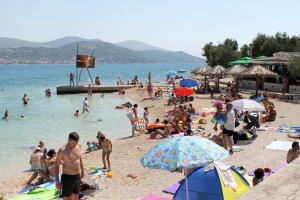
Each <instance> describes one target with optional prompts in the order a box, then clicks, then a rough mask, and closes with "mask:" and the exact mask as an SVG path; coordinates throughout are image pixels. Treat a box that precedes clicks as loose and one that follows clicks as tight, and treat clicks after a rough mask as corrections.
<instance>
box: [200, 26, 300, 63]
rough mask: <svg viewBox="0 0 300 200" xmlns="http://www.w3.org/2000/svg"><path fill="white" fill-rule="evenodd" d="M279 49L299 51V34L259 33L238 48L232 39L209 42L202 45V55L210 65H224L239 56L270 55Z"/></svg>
mask: <svg viewBox="0 0 300 200" xmlns="http://www.w3.org/2000/svg"><path fill="white" fill-rule="evenodd" d="M279 51H285V52H299V51H300V35H299V36H289V35H288V34H287V33H280V32H278V33H276V34H275V35H266V34H262V33H259V34H257V36H256V37H255V38H254V39H253V41H252V42H251V43H250V44H244V45H243V46H242V47H241V48H240V49H238V43H237V41H236V40H234V39H226V40H224V42H223V43H221V44H218V45H214V44H213V43H211V42H210V43H208V44H206V45H205V46H204V47H203V56H205V57H206V58H207V62H208V64H209V65H211V66H215V65H223V66H225V67H226V66H227V64H228V62H230V61H233V60H236V59H239V58H240V57H244V56H251V57H253V58H255V57H259V56H272V55H273V53H275V52H279Z"/></svg>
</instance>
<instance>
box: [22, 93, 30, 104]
mask: <svg viewBox="0 0 300 200" xmlns="http://www.w3.org/2000/svg"><path fill="white" fill-rule="evenodd" d="M22 100H23V104H24V105H26V104H28V101H29V98H28V96H27V94H24V96H23V99H22Z"/></svg>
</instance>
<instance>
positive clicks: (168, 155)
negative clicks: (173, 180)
mask: <svg viewBox="0 0 300 200" xmlns="http://www.w3.org/2000/svg"><path fill="white" fill-rule="evenodd" d="M227 156H229V153H228V151H226V150H225V149H223V148H222V147H220V146H219V145H217V144H216V143H214V142H212V141H210V140H208V139H206V138H202V137H199V136H184V137H176V138H168V139H165V140H164V141H163V142H161V143H160V144H158V145H156V146H154V147H153V148H151V149H150V150H149V151H148V152H147V153H146V154H145V155H144V156H143V157H142V159H141V164H142V165H143V166H144V167H148V168H150V169H165V170H169V171H171V172H174V171H176V170H178V169H184V170H186V169H190V168H195V167H198V166H205V165H208V164H210V163H212V162H214V161H220V160H223V159H224V158H226V157H227ZM185 178H186V181H185V183H186V184H185V187H186V199H187V200H189V194H188V191H189V190H188V181H187V177H186V176H185Z"/></svg>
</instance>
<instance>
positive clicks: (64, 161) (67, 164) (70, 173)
mask: <svg viewBox="0 0 300 200" xmlns="http://www.w3.org/2000/svg"><path fill="white" fill-rule="evenodd" d="M78 141H79V135H78V134H77V133H76V132H72V133H70V134H69V139H68V143H67V144H65V145H64V146H62V147H61V148H60V149H59V151H58V154H57V158H56V163H55V181H56V188H57V189H58V190H62V192H61V193H62V196H63V198H64V200H78V196H79V191H80V182H81V179H82V178H83V176H84V171H83V163H82V155H81V145H80V144H78ZM60 165H62V166H63V167H62V169H63V174H62V176H61V182H60V181H59V168H60Z"/></svg>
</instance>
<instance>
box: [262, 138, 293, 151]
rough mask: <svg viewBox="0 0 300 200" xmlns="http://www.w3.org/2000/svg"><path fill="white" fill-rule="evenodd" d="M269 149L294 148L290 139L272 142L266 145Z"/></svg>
mask: <svg viewBox="0 0 300 200" xmlns="http://www.w3.org/2000/svg"><path fill="white" fill-rule="evenodd" d="M266 148H267V149H274V150H281V151H288V150H289V149H290V148H292V142H290V141H281V140H277V141H273V142H271V144H269V145H268V146H266Z"/></svg>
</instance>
